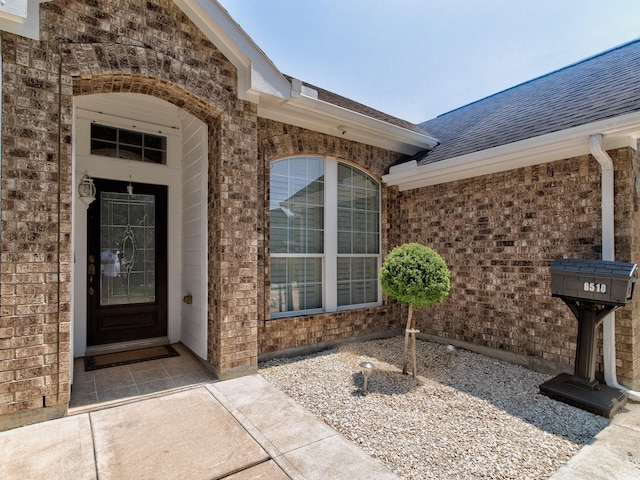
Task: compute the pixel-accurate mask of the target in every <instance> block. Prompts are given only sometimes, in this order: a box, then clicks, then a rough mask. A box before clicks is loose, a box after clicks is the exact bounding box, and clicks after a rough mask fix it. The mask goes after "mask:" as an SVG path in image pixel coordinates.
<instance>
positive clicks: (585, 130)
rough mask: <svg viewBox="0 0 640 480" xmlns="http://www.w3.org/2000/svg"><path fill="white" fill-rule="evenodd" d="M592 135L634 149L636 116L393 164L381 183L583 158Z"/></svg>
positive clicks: (404, 185) (417, 182) (413, 184)
mask: <svg viewBox="0 0 640 480" xmlns="http://www.w3.org/2000/svg"><path fill="white" fill-rule="evenodd" d="M594 134H601V135H603V147H604V148H605V149H609V150H611V149H614V148H622V147H632V148H634V149H635V148H637V139H638V138H640V113H632V114H628V115H623V116H620V117H615V118H611V119H607V120H602V121H598V122H594V123H591V124H587V125H581V126H579V127H574V128H570V129H567V130H561V131H559V132H554V133H550V134H548V135H542V136H539V137H535V138H530V139H527V140H522V141H519V142H514V143H510V144H507V145H501V146H499V147H495V148H491V149H487V150H482V151H480V152H474V153H470V154H468V155H462V156H459V157H456V158H451V159H448V160H442V161H439V162H436V163H432V164H427V165H422V166H418V164H417V162H410V163H409V165H397V166H394V167H391V169H390V172H389V174H387V175H384V176H383V177H382V180H383V181H384V182H385V183H386V184H387V185H397V186H398V188H399V189H400V190H401V191H404V190H411V189H413V188H420V187H426V186H429V185H438V184H441V183H447V182H452V181H456V180H464V179H467V178H473V177H479V176H482V175H487V174H491V173H498V172H504V171H508V170H513V169H515V168H522V167H527V166H532V165H539V164H542V163H548V162H553V161H557V160H562V159H565V158H572V157H576V156H580V155H587V154H589V153H590V149H589V138H590V136H591V135H594Z"/></svg>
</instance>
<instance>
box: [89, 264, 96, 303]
mask: <svg viewBox="0 0 640 480" xmlns="http://www.w3.org/2000/svg"><path fill="white" fill-rule="evenodd" d="M95 262H96V257H94V256H93V255H89V267H88V268H87V273H88V274H89V296H93V294H94V290H93V276H94V275H95V274H96V266H95Z"/></svg>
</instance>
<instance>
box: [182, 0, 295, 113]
mask: <svg viewBox="0 0 640 480" xmlns="http://www.w3.org/2000/svg"><path fill="white" fill-rule="evenodd" d="M173 1H174V3H175V4H176V5H177V6H178V7H179V8H180V9H181V10H182V11H183V12H184V13H185V15H187V17H189V19H190V20H191V21H192V22H193V23H194V24H195V25H196V26H197V27H198V28H199V29H200V30H201V31H202V33H204V34H205V35H206V37H207V38H208V39H209V40H210V41H211V42H212V43H213V44H214V45H215V46H216V47H217V48H218V49H219V50H220V51H221V52H222V54H223V55H224V56H225V57H226V58H227V59H228V60H229V61H230V62H231V63H232V64H233V65H234V66H235V67H236V69H237V72H238V96H239V97H240V98H241V99H243V100H248V101H251V102H254V103H258V101H259V96H260V95H264V94H266V95H272V96H275V97H279V98H286V97H287V96H288V95H289V92H290V89H291V85H290V84H289V82H288V81H287V79H286V78H285V77H284V75H282V73H281V72H280V71H279V70H278V69H277V68H276V66H275V65H274V64H273V62H271V60H270V59H269V58H268V57H267V56H266V55H265V54H264V52H263V51H262V50H260V48H259V47H258V46H257V45H256V44H255V43H254V42H253V40H251V38H250V37H249V36H248V35H247V34H246V32H245V31H244V30H243V29H242V28H241V27H240V25H238V24H237V23H236V22H235V21H234V20H233V19H232V18H231V16H230V15H229V13H228V12H227V11H226V10H225V9H224V8H223V7H222V5H220V4H219V3H218V2H217V1H215V0H173Z"/></svg>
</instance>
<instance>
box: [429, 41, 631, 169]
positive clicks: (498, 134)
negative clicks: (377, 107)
mask: <svg viewBox="0 0 640 480" xmlns="http://www.w3.org/2000/svg"><path fill="white" fill-rule="evenodd" d="M636 111H640V39H638V40H634V41H632V42H629V43H627V44H624V45H621V46H619V47H616V48H613V49H611V50H608V51H606V52H604V53H601V54H599V55H596V56H593V57H590V58H588V59H586V60H583V61H581V62H578V63H575V64H573V65H570V66H568V67H565V68H563V69H561V70H557V71H555V72H552V73H549V74H547V75H544V76H542V77H539V78H536V79H534V80H531V81H529V82H526V83H523V84H520V85H518V86H515V87H512V88H510V89H508V90H505V91H503V92H500V93H497V94H495V95H492V96H490V97H487V98H484V99H482V100H479V101H477V102H474V103H471V104H469V105H466V106H464V107H461V108H458V109H456V110H453V111H451V112H448V113H445V114H443V115H440V116H439V117H436V118H434V119H433V120H429V121H426V122H424V123H422V124H420V127H422V128H423V129H424V130H425V131H426V132H427V133H428V134H429V135H431V136H433V137H435V138H437V139H438V140H439V141H440V144H439V145H438V146H437V147H436V148H435V149H434V150H432V151H431V152H429V153H428V154H427V156H426V157H423V158H422V159H420V160H419V161H418V164H419V165H426V164H429V163H434V162H438V161H441V160H446V159H448V158H454V157H458V156H460V155H464V154H468V153H473V152H477V151H481V150H486V149H488V148H493V147H497V146H500V145H505V144H509V143H513V142H516V141H519V140H525V139H528V138H532V137H537V136H540V135H545V134H548V133H552V132H556V131H559V130H564V129H567V128H571V127H576V126H579V125H584V124H588V123H592V122H595V121H598V120H603V119H606V118H611V117H617V116H619V115H623V114H627V113H632V112H636Z"/></svg>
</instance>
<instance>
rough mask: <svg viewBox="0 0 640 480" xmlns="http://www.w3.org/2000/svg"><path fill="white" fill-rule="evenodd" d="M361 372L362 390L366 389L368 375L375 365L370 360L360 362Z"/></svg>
mask: <svg viewBox="0 0 640 480" xmlns="http://www.w3.org/2000/svg"><path fill="white" fill-rule="evenodd" d="M360 366H361V367H362V374H363V375H364V391H365V392H366V391H367V383H368V382H369V376H370V375H371V374H372V373H373V371H374V370H375V368H376V366H375V365H374V364H373V363H371V362H362V363H361V364H360Z"/></svg>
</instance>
